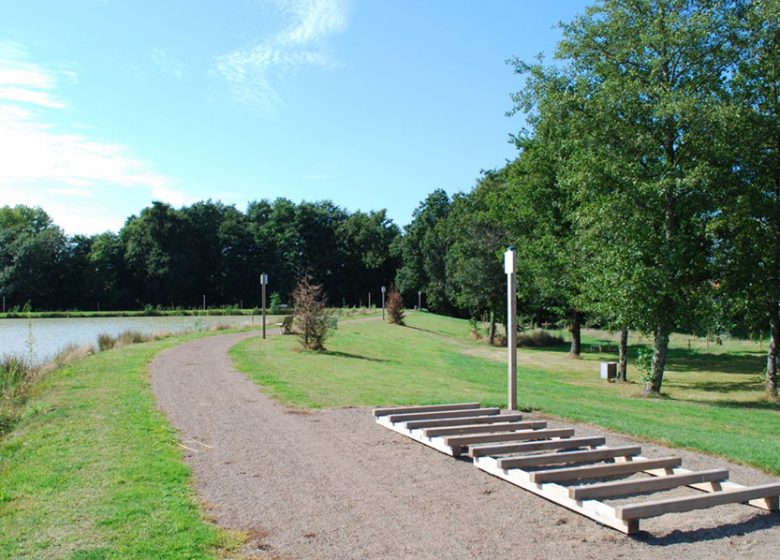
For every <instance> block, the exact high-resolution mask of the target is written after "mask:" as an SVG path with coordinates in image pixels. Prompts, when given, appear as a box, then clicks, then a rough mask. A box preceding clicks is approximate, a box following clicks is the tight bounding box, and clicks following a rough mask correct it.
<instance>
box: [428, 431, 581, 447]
mask: <svg viewBox="0 0 780 560" xmlns="http://www.w3.org/2000/svg"><path fill="white" fill-rule="evenodd" d="M573 435H574V430H573V429H571V428H556V429H553V430H524V431H522V432H510V433H507V434H476V435H473V436H449V437H445V438H444V443H445V444H446V445H449V446H450V447H466V446H468V445H473V444H475V443H495V442H497V441H528V440H532V439H547V438H553V437H570V436H573Z"/></svg>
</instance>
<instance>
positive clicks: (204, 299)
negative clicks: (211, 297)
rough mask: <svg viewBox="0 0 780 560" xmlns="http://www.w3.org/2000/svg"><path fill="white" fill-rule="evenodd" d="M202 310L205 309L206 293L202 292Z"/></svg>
mask: <svg viewBox="0 0 780 560" xmlns="http://www.w3.org/2000/svg"><path fill="white" fill-rule="evenodd" d="M203 311H206V294H203Z"/></svg>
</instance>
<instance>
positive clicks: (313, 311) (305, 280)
mask: <svg viewBox="0 0 780 560" xmlns="http://www.w3.org/2000/svg"><path fill="white" fill-rule="evenodd" d="M292 298H293V305H294V307H293V314H294V317H295V324H296V328H297V330H298V333H299V339H300V342H301V345H302V346H303V347H304V348H308V349H309V350H316V351H322V350H325V346H324V345H323V342H324V341H325V338H326V337H327V336H328V334H329V333H330V332H331V331H332V330H333V329H335V328H336V316H335V315H333V314H332V313H330V312H329V311H328V310H327V309H326V307H325V303H326V298H325V294H324V292H323V290H322V284H314V282H313V281H312V277H311V276H310V275H309V274H304V275H303V276H302V277H300V278H299V279H298V284H297V285H296V286H295V289H294V290H293V293H292Z"/></svg>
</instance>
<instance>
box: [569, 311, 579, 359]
mask: <svg viewBox="0 0 780 560" xmlns="http://www.w3.org/2000/svg"><path fill="white" fill-rule="evenodd" d="M581 322H582V313H580V312H579V311H577V310H574V312H573V313H572V316H571V328H570V330H571V350H569V355H571V357H572V358H579V357H580V348H581V346H582V334H581V330H582V325H581Z"/></svg>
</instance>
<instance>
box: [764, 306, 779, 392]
mask: <svg viewBox="0 0 780 560" xmlns="http://www.w3.org/2000/svg"><path fill="white" fill-rule="evenodd" d="M769 337H770V338H769V352H767V356H766V394H767V396H768V397H769V398H772V399H776V398H777V369H778V365H779V363H780V313H778V310H777V307H775V309H774V311H773V313H772V315H771V317H770V318H769Z"/></svg>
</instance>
